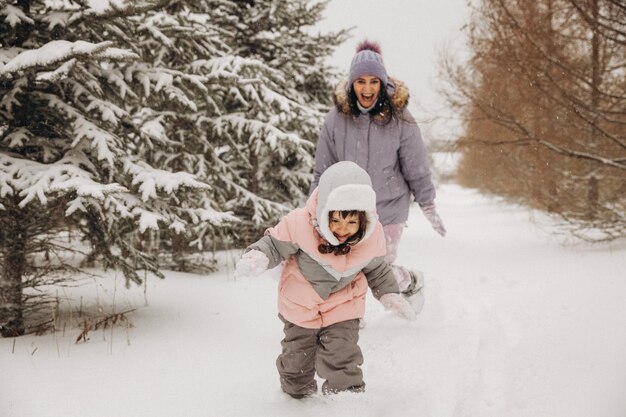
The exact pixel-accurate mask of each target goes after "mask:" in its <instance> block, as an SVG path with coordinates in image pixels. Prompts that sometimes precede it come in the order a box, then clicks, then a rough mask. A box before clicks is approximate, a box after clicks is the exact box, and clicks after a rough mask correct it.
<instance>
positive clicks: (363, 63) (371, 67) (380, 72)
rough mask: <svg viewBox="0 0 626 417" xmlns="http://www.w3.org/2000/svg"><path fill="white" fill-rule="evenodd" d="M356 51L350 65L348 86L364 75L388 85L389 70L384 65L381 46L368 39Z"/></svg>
mask: <svg viewBox="0 0 626 417" xmlns="http://www.w3.org/2000/svg"><path fill="white" fill-rule="evenodd" d="M356 51H357V52H356V55H354V58H352V63H351V64H350V73H349V84H348V85H349V86H351V85H352V83H354V81H355V80H356V79H357V78H359V77H361V76H363V75H371V76H373V77H376V78H378V79H379V80H380V81H381V82H382V83H383V84H384V85H387V81H388V79H387V70H385V64H384V63H383V57H382V54H381V49H380V45H379V44H378V43H376V42H372V41H369V40H367V39H366V40H364V41H362V42H360V43H359V44H358V46H357V48H356Z"/></svg>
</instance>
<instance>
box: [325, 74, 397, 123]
mask: <svg viewBox="0 0 626 417" xmlns="http://www.w3.org/2000/svg"><path fill="white" fill-rule="evenodd" d="M386 88H387V94H388V95H389V98H390V101H391V107H393V112H394V113H395V114H402V112H403V111H404V109H405V108H406V107H407V106H408V104H409V89H408V87H407V86H406V84H404V82H402V81H400V80H398V79H396V78H393V77H389V82H388V83H387V85H386ZM349 91H350V89H349V85H348V79H347V78H346V79H344V80H342V81H341V82H340V83H339V84H337V87H335V91H333V101H334V103H335V106H336V107H337V110H338V111H339V112H340V113H343V114H351V111H350V98H349V96H348V92H349Z"/></svg>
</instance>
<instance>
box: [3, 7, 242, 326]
mask: <svg viewBox="0 0 626 417" xmlns="http://www.w3.org/2000/svg"><path fill="white" fill-rule="evenodd" d="M182 3H184V2H169V1H132V2H131V1H128V2H123V1H115V2H111V3H109V2H108V1H97V2H96V1H82V0H81V1H78V0H48V1H34V0H33V1H28V0H19V1H15V2H12V1H4V0H0V43H1V49H0V242H1V243H0V245H1V252H0V264H1V265H2V271H1V273H0V333H1V334H2V335H3V336H14V335H19V334H22V333H24V331H25V330H26V329H25V327H26V324H25V315H26V314H27V313H28V310H27V308H28V306H29V304H28V303H27V301H28V298H29V297H30V294H31V293H30V292H29V291H25V290H26V289H27V288H28V287H33V286H38V285H41V284H45V283H49V282H50V281H54V280H55V279H56V278H55V277H57V278H58V277H62V276H64V274H66V273H67V272H68V271H71V270H73V269H74V267H73V266H72V265H71V264H70V263H69V262H68V260H67V252H71V251H75V250H77V249H76V247H77V245H78V243H79V242H80V241H83V242H86V243H87V244H88V245H86V247H87V248H88V249H87V250H90V251H91V254H92V256H93V257H97V258H98V259H99V260H100V261H101V262H102V264H103V265H104V267H115V268H119V269H121V270H122V271H123V273H124V274H125V276H126V277H127V278H128V279H129V280H132V281H136V282H140V281H141V278H140V276H139V274H138V270H147V271H150V272H153V273H155V274H157V275H160V272H159V270H158V265H157V263H156V260H155V258H154V256H152V254H150V253H148V252H147V251H146V250H145V249H143V248H142V247H141V244H140V243H141V242H136V241H135V240H134V239H133V236H135V234H136V232H137V231H139V232H140V233H144V232H147V231H150V230H157V229H158V230H168V231H172V232H179V233H182V232H183V231H185V230H188V229H189V225H191V224H194V223H196V224H197V223H201V222H203V223H204V224H211V225H219V224H221V223H223V222H225V221H229V220H233V219H234V218H233V217H232V216H231V215H230V214H229V213H225V212H222V211H220V209H219V202H215V201H212V200H210V198H209V197H208V196H211V195H212V192H214V191H215V189H216V187H214V186H213V187H212V186H210V185H208V184H206V183H205V182H202V181H198V180H197V179H196V177H194V176H193V175H192V174H190V173H189V172H190V171H191V172H196V171H198V170H188V169H186V168H187V167H186V166H185V165H184V163H182V162H181V163H179V164H176V163H173V162H172V161H171V160H172V159H176V158H177V155H178V154H176V153H174V152H173V151H172V150H173V149H174V150H175V149H183V148H185V150H186V151H188V150H189V149H186V147H187V144H186V143H185V142H184V140H181V139H180V137H187V135H191V134H193V132H194V129H196V130H197V129H198V128H197V127H194V126H193V125H194V123H196V121H195V120H193V118H191V117H182V118H171V119H170V118H168V117H169V116H170V115H173V114H178V113H183V114H184V115H187V114H189V113H193V112H197V111H198V105H197V104H196V103H195V102H194V99H195V98H197V97H201V98H205V97H207V96H208V92H207V87H206V84H207V80H208V79H211V78H212V77H214V78H219V76H220V75H219V74H214V73H211V72H209V71H204V73H203V74H202V75H201V76H200V75H198V74H194V73H187V72H185V71H184V70H181V69H184V68H190V67H191V66H189V65H187V64H186V61H187V60H188V59H193V57H194V56H198V55H203V56H220V55H225V51H227V50H228V48H227V47H225V46H224V45H223V44H222V42H220V40H219V36H218V31H219V29H217V28H216V27H215V26H213V24H212V23H210V20H211V19H210V18H207V17H206V16H203V17H200V16H194V15H193V13H191V12H189V11H188V10H186V9H185V8H184V7H182V6H181V7H179V9H176V7H177V6H178V5H179V4H182ZM166 6H167V8H168V10H172V11H175V12H176V11H178V12H180V15H186V16H187V19H186V20H184V22H183V20H179V21H174V20H170V21H168V22H167V23H164V25H167V26H168V29H169V30H171V31H172V32H176V33H185V34H186V37H187V39H188V42H189V43H192V44H194V47H197V48H198V49H199V50H200V51H201V52H198V53H197V54H195V55H191V56H190V57H185V56H184V55H183V53H181V54H180V55H178V58H179V59H180V60H181V61H184V62H181V64H180V66H179V67H177V66H175V65H173V64H172V63H171V62H169V61H160V59H159V55H155V56H152V55H149V59H146V57H145V51H146V49H145V48H146V45H145V43H147V42H150V41H152V42H155V43H158V42H162V43H165V44H167V43H168V42H170V40H169V39H168V37H167V36H166V35H164V34H163V32H162V31H161V30H159V29H158V28H156V27H155V25H151V23H150V21H149V20H146V17H152V18H154V19H155V20H158V19H161V18H162V19H165V20H167V19H168V18H169V16H168V15H165V14H164V15H162V14H160V13H159V11H160V10H162V9H164V8H165V7H166ZM213 12H215V13H216V14H218V15H219V13H220V9H219V8H217V9H215V10H213ZM169 46H170V48H171V49H172V50H175V49H176V48H177V47H179V46H180V47H181V48H182V45H173V44H172V45H169ZM187 52H189V50H185V51H184V53H187ZM156 63H160V64H161V65H156ZM195 114H197V113H195ZM190 125H191V126H190ZM189 151H190V152H193V150H189ZM198 151H200V150H198ZM171 155H175V156H171ZM164 161H167V162H169V163H164ZM207 177H209V175H208V174H207V175H206V176H205V178H207ZM199 196H203V197H199ZM41 259H44V260H45V262H41Z"/></svg>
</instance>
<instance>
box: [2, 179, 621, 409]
mask: <svg viewBox="0 0 626 417" xmlns="http://www.w3.org/2000/svg"><path fill="white" fill-rule="evenodd" d="M438 203H439V207H440V211H441V215H442V217H443V219H444V221H445V222H446V225H447V227H448V230H449V235H448V236H447V237H446V238H445V239H441V238H440V237H439V236H438V235H436V234H435V233H434V232H432V231H431V230H429V229H428V226H427V224H426V222H425V220H423V219H422V218H421V214H420V213H419V212H418V211H417V210H415V211H414V212H413V213H412V217H411V221H410V224H409V226H410V227H409V228H408V229H406V231H405V236H404V238H403V241H402V246H401V248H400V254H399V256H400V261H401V263H404V264H406V265H409V266H413V267H417V268H420V269H422V270H423V271H424V272H425V274H426V290H427V293H426V305H425V308H424V311H423V312H422V314H421V315H420V316H419V318H418V320H417V321H416V322H413V323H408V322H404V321H401V320H399V319H396V318H394V317H392V316H390V315H389V314H388V313H386V312H384V311H383V310H382V307H381V306H380V305H379V304H378V303H377V302H376V301H375V300H373V298H370V299H369V300H368V307H367V309H368V311H367V326H366V328H365V329H364V330H363V331H362V332H361V342H360V344H361V348H362V349H363V352H364V356H365V365H364V367H363V369H364V373H365V378H366V382H367V392H366V393H364V394H360V395H356V394H341V395H337V396H333V397H323V396H321V395H320V396H316V397H313V398H309V399H306V400H303V401H297V400H292V399H291V398H288V397H286V396H285V395H283V394H282V393H281V392H280V391H279V387H278V378H277V375H276V371H275V367H274V360H275V358H276V355H277V354H278V352H279V349H280V345H279V342H280V339H281V337H282V331H281V325H280V323H279V321H278V319H277V318H276V307H275V284H276V271H270V272H268V273H266V274H265V275H264V276H263V277H260V278H258V279H255V280H247V281H235V280H233V278H232V274H231V273H230V271H229V269H228V268H226V267H224V269H223V270H222V271H221V272H219V273H217V274H214V275H211V276H210V277H208V278H207V277H198V276H193V275H185V274H176V273H169V274H168V279H166V280H164V281H159V280H156V279H150V280H149V281H148V286H147V293H146V294H145V299H147V303H148V306H147V307H145V306H144V304H145V299H144V289H143V288H131V290H125V289H123V288H122V286H123V285H122V282H121V280H118V283H117V288H116V287H114V286H113V284H112V283H113V282H114V280H106V281H101V282H100V281H98V282H97V283H96V282H94V281H93V280H90V281H86V283H85V285H84V286H82V287H81V288H77V289H71V290H70V289H68V290H66V292H67V293H68V295H69V293H72V294H73V297H74V301H73V302H72V304H71V305H72V307H73V309H74V311H77V310H78V308H79V303H80V297H81V296H82V297H83V300H82V302H83V305H84V306H86V307H85V310H88V308H87V307H88V306H89V305H94V303H98V304H99V305H100V307H101V308H102V309H103V310H104V311H105V312H106V311H110V310H111V305H112V304H114V305H115V308H116V311H121V310H124V309H126V308H129V307H136V308H138V310H137V311H136V312H134V313H132V314H131V315H130V319H131V322H132V325H133V326H132V327H130V328H127V327H124V326H119V325H118V326H117V327H115V328H114V329H113V330H111V329H106V330H104V331H102V330H99V331H96V332H92V333H91V334H90V340H89V341H88V342H87V343H81V344H75V343H74V341H75V339H76V337H77V336H78V334H79V333H80V329H79V328H78V327H73V326H72V325H71V323H68V327H66V329H65V331H64V332H57V333H56V334H55V335H46V336H40V337H36V336H28V337H22V338H19V339H16V340H15V344H14V343H13V340H7V339H4V340H0V364H1V365H0V369H2V378H1V380H0V397H1V400H2V401H0V416H2V417H40V416H46V417H55V416H80V417H91V416H93V417H110V416H115V417H121V416H129V417H142V416H146V417H148V416H149V417H159V416H167V417H171V416H177V417H178V416H215V417H218V416H219V417H224V416H233V417H240V416H241V417H243V416H246V417H251V416H268V417H281V416H285V417H287V416H294V415H298V416H302V417H309V416H310V417H313V416H315V417H319V416H320V415H325V416H328V417H330V416H338V417H339V416H342V417H345V416H359V417H370V416H371V417H380V416H385V417H395V416H398V417H400V416H402V417H404V416H406V417H408V416H429V417H431V416H432V417H439V416H459V417H460V416H468V417H469V416H471V417H476V416H481V417H485V416H494V417H503V416H512V417H513V416H529V417H530V416H532V417H541V416H545V417H560V416H563V417H578V416H580V417H588V416H598V417H623V416H624V415H626V396H625V395H624V393H626V354H625V353H624V352H626V303H624V301H623V299H624V294H626V246H625V243H624V242H622V243H621V244H614V245H612V246H609V245H604V246H598V247H592V248H589V247H583V246H581V245H578V246H570V247H563V246H560V245H559V244H558V243H557V242H556V241H555V239H553V238H550V237H549V236H548V235H547V234H545V233H544V232H543V231H541V230H540V229H539V228H538V226H537V223H536V222H530V221H529V214H528V213H527V212H525V211H522V210H520V209H518V208H515V207H512V206H509V205H505V204H502V203H498V202H496V201H494V200H491V199H487V198H485V197H481V196H479V195H477V194H475V193H474V192H472V191H468V190H463V189H461V188H458V187H456V186H445V187H442V188H441V189H440V191H439V198H438ZM620 245H621V246H620ZM61 295H63V294H61ZM72 321H73V322H74V323H76V322H78V318H77V317H76V313H74V317H72Z"/></svg>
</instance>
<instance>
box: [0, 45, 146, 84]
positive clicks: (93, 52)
mask: <svg viewBox="0 0 626 417" xmlns="http://www.w3.org/2000/svg"><path fill="white" fill-rule="evenodd" d="M111 45H113V42H110V41H104V42H99V43H96V44H94V43H91V42H85V41H76V42H70V41H66V40H56V41H51V42H48V43H47V44H45V45H43V46H42V47H41V48H37V49H32V50H27V51H23V52H21V53H20V54H19V55H17V56H16V57H15V58H13V59H12V60H10V61H9V62H7V63H6V65H4V67H2V68H0V76H2V75H6V74H13V73H16V72H18V71H23V70H27V69H31V68H37V67H45V66H49V65H53V64H57V63H59V62H65V61H70V60H72V59H74V58H81V57H87V56H91V57H96V58H106V59H128V58H130V57H138V56H137V55H136V54H134V53H132V52H129V51H124V50H122V49H116V48H111ZM108 49H111V50H110V51H107V50H108Z"/></svg>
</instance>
